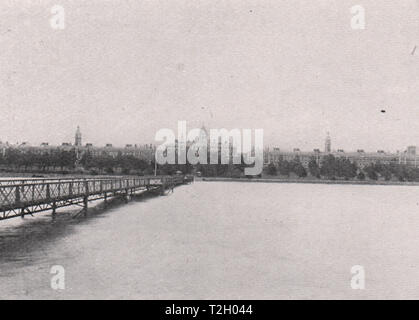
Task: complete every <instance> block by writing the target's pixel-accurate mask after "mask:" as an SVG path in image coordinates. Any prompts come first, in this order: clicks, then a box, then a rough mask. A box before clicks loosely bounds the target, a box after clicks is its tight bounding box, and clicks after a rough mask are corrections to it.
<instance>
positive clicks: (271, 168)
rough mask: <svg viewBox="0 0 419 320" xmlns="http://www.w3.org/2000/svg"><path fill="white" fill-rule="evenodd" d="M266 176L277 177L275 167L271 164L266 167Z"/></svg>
mask: <svg viewBox="0 0 419 320" xmlns="http://www.w3.org/2000/svg"><path fill="white" fill-rule="evenodd" d="M266 171H267V174H269V175H271V176H276V175H277V171H276V167H275V165H274V164H273V163H269V164H268V167H267V170H266Z"/></svg>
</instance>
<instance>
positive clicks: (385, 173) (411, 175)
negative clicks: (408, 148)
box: [265, 155, 419, 181]
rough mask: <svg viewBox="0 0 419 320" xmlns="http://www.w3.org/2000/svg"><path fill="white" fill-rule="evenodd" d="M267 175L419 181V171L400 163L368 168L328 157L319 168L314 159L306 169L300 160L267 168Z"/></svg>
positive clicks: (381, 164) (369, 165)
mask: <svg viewBox="0 0 419 320" xmlns="http://www.w3.org/2000/svg"><path fill="white" fill-rule="evenodd" d="M265 173H266V174H268V175H273V176H276V175H281V176H286V177H289V176H290V175H291V174H295V175H296V176H297V177H300V178H303V177H306V176H308V175H310V176H312V177H315V178H318V179H329V180H335V179H345V180H350V179H358V180H366V179H369V180H379V179H382V180H386V181H390V180H398V181H419V168H414V167H411V166H407V165H403V164H398V163H390V164H388V163H381V162H379V161H378V162H376V163H370V164H368V165H367V166H365V167H361V166H359V165H358V164H357V163H356V162H351V161H350V160H349V159H346V158H342V157H335V156H333V155H327V156H325V157H324V158H323V160H322V161H321V164H320V165H319V164H318V161H316V159H315V158H314V157H313V158H311V159H310V161H309V163H308V168H307V169H306V168H305V167H304V166H303V165H302V163H301V161H300V159H299V158H298V156H297V157H296V158H295V159H294V160H291V161H287V160H280V161H279V162H278V163H276V164H273V163H270V164H268V166H267V167H266V168H265Z"/></svg>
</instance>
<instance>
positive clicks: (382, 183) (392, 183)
mask: <svg viewBox="0 0 419 320" xmlns="http://www.w3.org/2000/svg"><path fill="white" fill-rule="evenodd" d="M195 180H196V181H204V182H251V183H305V184H346V185H377V186H419V182H413V181H412V182H408V181H406V182H404V181H357V180H303V179H280V178H279V179H275V178H272V179H270V178H251V179H248V178H223V177H206V178H198V179H195Z"/></svg>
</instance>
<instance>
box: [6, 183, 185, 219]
mask: <svg viewBox="0 0 419 320" xmlns="http://www.w3.org/2000/svg"><path fill="white" fill-rule="evenodd" d="M191 181H193V177H191V176H184V175H177V176H149V177H131V176H129V177H112V176H111V177H89V178H59V179H58V178H57V179H53V178H28V179H23V178H19V179H7V180H0V220H5V219H11V218H15V217H22V218H23V217H24V216H25V215H28V214H30V215H32V214H34V213H37V212H42V211H47V210H51V211H52V215H53V216H55V214H56V210H57V209H58V208H61V207H66V206H72V205H79V206H82V207H83V211H84V213H86V212H87V208H88V203H89V201H95V200H100V199H103V200H105V201H106V200H107V199H108V198H110V197H117V196H120V197H125V199H128V197H130V196H133V195H135V194H136V193H138V192H140V191H143V190H152V191H156V192H159V193H161V194H164V192H165V190H169V189H170V190H173V188H174V187H176V186H178V185H181V184H185V183H190V182H191Z"/></svg>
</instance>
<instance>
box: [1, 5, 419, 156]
mask: <svg viewBox="0 0 419 320" xmlns="http://www.w3.org/2000/svg"><path fill="white" fill-rule="evenodd" d="M87 2H88V3H87ZM55 4H59V5H62V6H63V7H64V9H65V14H66V15H65V29H64V30H54V29H52V28H51V26H50V22H49V19H50V18H51V16H52V14H51V12H50V10H51V7H52V6H53V5H55ZM357 4H360V5H362V6H364V8H365V11H366V29H365V30H353V29H352V28H351V24H350V21H351V17H352V14H351V12H350V8H351V7H352V6H353V5H357ZM0 44H1V45H0V99H1V100H0V111H1V116H0V140H2V141H3V142H4V141H9V142H13V143H15V142H17V141H19V142H21V141H29V142H30V143H32V144H38V143H40V142H43V141H49V142H50V144H58V143H61V142H64V141H69V142H70V141H71V142H72V141H73V140H74V137H73V136H74V132H75V129H76V127H77V125H80V127H81V130H82V132H83V140H84V141H83V142H91V143H94V144H96V145H103V144H105V143H113V144H115V145H124V144H126V143H132V144H135V143H154V136H155V133H156V131H157V130H159V129H161V128H174V129H176V127H177V121H178V120H187V121H188V126H189V128H192V127H200V126H201V125H202V124H203V123H204V124H205V126H206V127H207V128H223V127H225V128H227V129H232V128H249V129H255V128H263V129H264V132H265V145H275V146H279V147H281V148H283V149H290V148H293V147H299V148H300V149H304V150H311V149H313V148H323V147H324V138H325V136H326V132H327V131H330V134H331V137H332V147H333V149H337V148H342V149H345V150H353V149H359V148H363V149H365V150H376V149H385V150H398V149H403V148H405V147H406V146H407V145H411V144H412V145H419V2H418V1H416V0H402V1H394V0H393V1H387V0H386V1H383V0H380V1H377V0H374V1H367V0H359V1H342V0H336V1H331V0H327V1H320V0H318V1H309V0H307V1H298V0H288V1H278V0H272V1H262V0H259V1H243V0H234V1H233V0H230V1H216V0H213V1H210V0H206V1H196V0H190V1H181V0H166V1H162V0H160V1H158V0H153V1H141V0H136V1H120V0H112V1H81V0H72V1H66V0H62V1H39V0H38V1H24V0H21V1H6V0H2V1H1V4H0ZM416 45H417V46H418V49H417V50H416V52H414V53H413V54H412V52H413V51H414V47H415V46H416ZM381 110H385V113H383V112H381Z"/></svg>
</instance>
